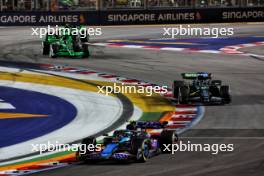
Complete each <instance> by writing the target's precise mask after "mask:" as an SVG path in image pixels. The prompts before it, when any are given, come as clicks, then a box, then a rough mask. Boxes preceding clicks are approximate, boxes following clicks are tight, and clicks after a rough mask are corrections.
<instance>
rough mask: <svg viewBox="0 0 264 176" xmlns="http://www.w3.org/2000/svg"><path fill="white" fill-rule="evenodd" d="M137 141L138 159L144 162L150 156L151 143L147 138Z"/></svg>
mask: <svg viewBox="0 0 264 176" xmlns="http://www.w3.org/2000/svg"><path fill="white" fill-rule="evenodd" d="M135 142H136V143H135V144H134V145H136V146H135V147H136V148H135V151H136V153H135V154H136V161H137V162H139V163H144V162H146V161H147V160H148V158H149V156H150V144H149V142H148V140H147V139H136V141H135Z"/></svg>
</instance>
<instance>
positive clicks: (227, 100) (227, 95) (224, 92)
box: [220, 86, 231, 104]
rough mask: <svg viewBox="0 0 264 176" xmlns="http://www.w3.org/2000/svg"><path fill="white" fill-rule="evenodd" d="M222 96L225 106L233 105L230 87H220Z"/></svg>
mask: <svg viewBox="0 0 264 176" xmlns="http://www.w3.org/2000/svg"><path fill="white" fill-rule="evenodd" d="M220 96H221V98H222V103H223V104H228V103H231V95H230V93H229V86H221V87H220Z"/></svg>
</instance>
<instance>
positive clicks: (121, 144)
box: [77, 121, 178, 162]
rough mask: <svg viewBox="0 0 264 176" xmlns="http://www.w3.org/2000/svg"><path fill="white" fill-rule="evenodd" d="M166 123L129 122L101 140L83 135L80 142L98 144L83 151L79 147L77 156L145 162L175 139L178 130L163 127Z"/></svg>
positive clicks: (95, 159)
mask: <svg viewBox="0 0 264 176" xmlns="http://www.w3.org/2000/svg"><path fill="white" fill-rule="evenodd" d="M166 126H167V123H161V122H149V121H148V122H147V121H137V122H135V121H134V122H131V123H129V124H128V125H127V128H126V129H124V130H116V131H114V133H113V135H112V136H105V137H104V138H103V140H102V141H98V140H96V139H95V138H93V137H90V138H85V139H83V141H82V144H81V145H84V146H91V145H92V146H98V145H100V147H99V148H98V149H97V150H89V149H88V147H86V150H85V152H84V151H83V150H82V151H81V150H80V149H79V151H78V152H77V158H78V159H79V160H81V161H86V162H91V161H100V160H118V161H136V162H146V161H147V159H148V158H151V157H153V156H155V155H158V154H160V153H161V152H162V151H163V146H164V144H172V143H175V142H176V141H177V139H178V138H177V134H176V133H175V131H173V130H167V129H166ZM147 129H162V131H161V133H159V134H157V133H155V134H151V133H148V132H147Z"/></svg>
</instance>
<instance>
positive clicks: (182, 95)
mask: <svg viewBox="0 0 264 176" xmlns="http://www.w3.org/2000/svg"><path fill="white" fill-rule="evenodd" d="M179 90H180V92H179V99H178V102H179V103H181V104H186V103H188V101H189V92H190V91H189V88H188V87H187V86H182V87H180V89H179Z"/></svg>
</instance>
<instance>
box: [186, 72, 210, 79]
mask: <svg viewBox="0 0 264 176" xmlns="http://www.w3.org/2000/svg"><path fill="white" fill-rule="evenodd" d="M181 75H182V78H183V79H197V78H198V79H211V73H207V72H198V73H182V74H181Z"/></svg>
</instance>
